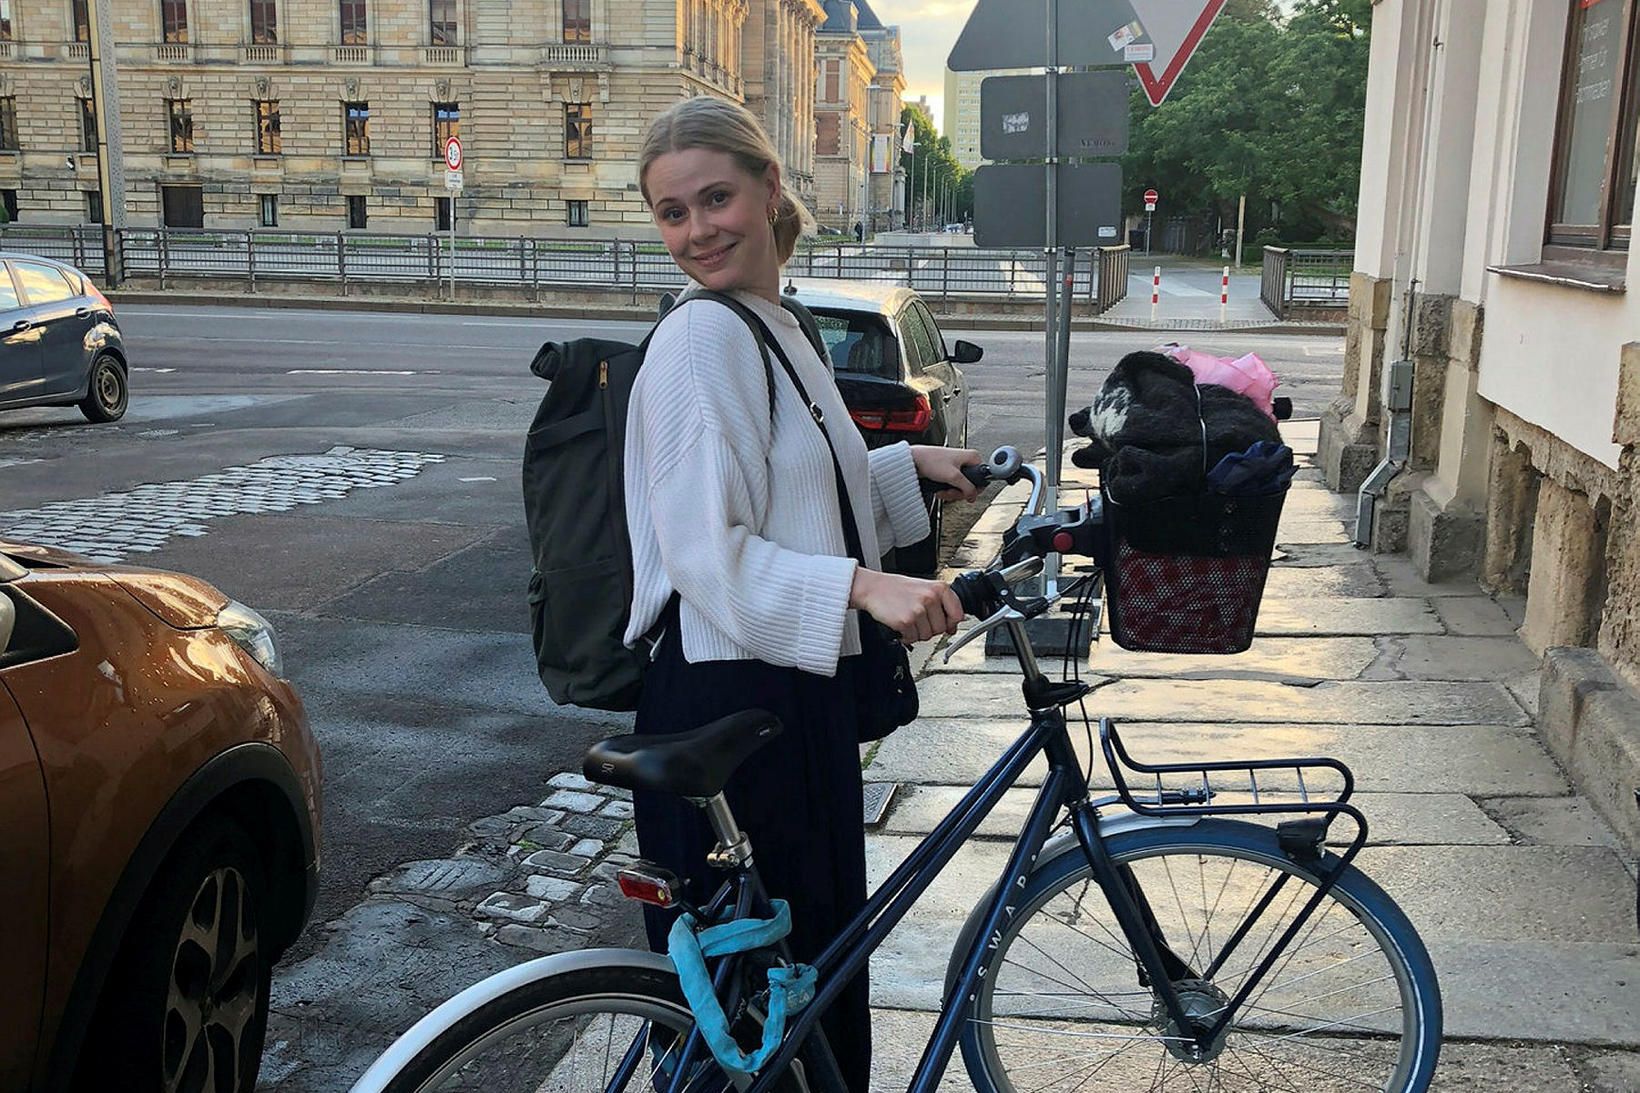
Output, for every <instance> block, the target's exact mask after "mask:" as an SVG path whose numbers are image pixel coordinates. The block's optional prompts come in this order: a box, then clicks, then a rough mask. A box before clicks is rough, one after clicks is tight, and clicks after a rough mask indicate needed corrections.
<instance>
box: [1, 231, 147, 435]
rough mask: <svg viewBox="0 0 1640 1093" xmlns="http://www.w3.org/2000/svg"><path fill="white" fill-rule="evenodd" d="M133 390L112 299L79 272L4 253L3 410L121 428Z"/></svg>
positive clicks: (2, 272) (2, 287)
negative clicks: (54, 413)
mask: <svg viewBox="0 0 1640 1093" xmlns="http://www.w3.org/2000/svg"><path fill="white" fill-rule="evenodd" d="M130 390H131V388H130V368H129V365H128V362H127V358H126V355H125V342H124V341H123V340H122V339H121V337H120V327H119V323H117V322H116V321H115V320H114V305H113V304H111V303H109V302H108V297H106V296H104V295H103V294H102V293H101V292H99V291H97V287H96V286H95V285H93V284H92V283H91V279H90V278H89V277H87V276H86V275H85V274H84V273H81V272H80V271H79V270H77V269H75V268H74V267H73V266H70V265H66V264H64V263H62V262H57V261H54V260H52V259H50V258H41V257H38V256H37V255H32V254H18V253H14V252H8V251H0V410H14V409H17V408H19V407H22V406H78V407H79V408H80V412H81V413H82V414H84V415H85V416H86V417H87V418H88V419H90V420H91V421H115V420H117V419H119V418H120V417H121V416H122V415H123V414H124V413H125V407H126V404H127V403H128V402H129V401H130Z"/></svg>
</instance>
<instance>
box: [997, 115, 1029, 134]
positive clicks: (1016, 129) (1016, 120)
mask: <svg viewBox="0 0 1640 1093" xmlns="http://www.w3.org/2000/svg"><path fill="white" fill-rule="evenodd" d="M1030 128H1031V115H1030V114H1004V115H1002V131H1003V132H1004V133H1024V132H1027V131H1029V130H1030Z"/></svg>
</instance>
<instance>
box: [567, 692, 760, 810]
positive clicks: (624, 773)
mask: <svg viewBox="0 0 1640 1093" xmlns="http://www.w3.org/2000/svg"><path fill="white" fill-rule="evenodd" d="M779 735H780V719H779V718H778V717H776V716H775V715H774V714H772V713H769V712H768V711H767V710H742V711H741V712H740V713H735V714H730V715H729V716H728V717H725V718H721V719H719V720H717V721H713V722H711V723H710V724H708V725H702V726H701V727H700V728H698V729H691V730H689V731H688V732H680V733H673V734H671V735H668V736H653V735H643V736H640V735H637V734H633V735H630V736H615V737H611V738H610V739H608V740H600V741H598V743H596V744H594V745H592V747H590V748H588V749H587V754H586V758H585V759H583V760H582V761H581V773H582V774H584V775H586V777H587V780H588V781H591V782H601V783H602V784H604V785H606V786H620V787H621V788H623V789H657V790H661V791H663V792H665V793H675V794H677V795H678V796H680V797H715V796H716V795H717V794H719V793H721V792H723V785H724V783H725V782H727V781H728V780H729V776H730V775H732V774H733V773H734V772H735V769H736V768H737V767H739V766H740V764H742V763H744V762H745V761H746V759H747V758H748V757H749V756H750V755H751V754H752V753H753V752H755V751H756V750H757V749H758V748H761V747H762V746H763V745H764V744H767V743H768V742H769V741H770V740H773V739H774V738H775V737H777V736H779Z"/></svg>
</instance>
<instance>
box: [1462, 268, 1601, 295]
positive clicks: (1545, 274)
mask: <svg viewBox="0 0 1640 1093" xmlns="http://www.w3.org/2000/svg"><path fill="white" fill-rule="evenodd" d="M1486 272H1488V273H1496V274H1497V275H1498V276H1500V277H1514V278H1517V279H1519V280H1522V281H1537V282H1539V283H1541V284H1547V285H1560V286H1561V287H1562V288H1576V289H1582V290H1583V291H1585V292H1601V293H1608V294H1610V295H1614V296H1615V295H1619V294H1622V293H1624V292H1626V291H1628V285H1627V282H1626V280H1625V275H1624V271H1623V270H1622V269H1621V268H1619V267H1616V266H1607V265H1603V264H1598V263H1594V262H1566V261H1554V262H1533V263H1530V264H1528V265H1520V266H1487V267H1486Z"/></svg>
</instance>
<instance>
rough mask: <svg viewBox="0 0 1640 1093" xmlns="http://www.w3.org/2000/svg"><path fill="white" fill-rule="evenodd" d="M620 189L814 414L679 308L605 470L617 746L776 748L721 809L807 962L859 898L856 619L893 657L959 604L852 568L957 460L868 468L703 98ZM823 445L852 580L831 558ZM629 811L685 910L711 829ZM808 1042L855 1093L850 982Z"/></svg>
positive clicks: (653, 923) (661, 803)
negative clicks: (616, 659)
mask: <svg viewBox="0 0 1640 1093" xmlns="http://www.w3.org/2000/svg"><path fill="white" fill-rule="evenodd" d="M638 182H639V187H640V189H641V190H642V192H643V196H644V200H645V201H646V202H647V203H648V205H649V208H650V210H651V212H652V214H653V215H654V219H655V225H656V227H658V228H659V229H660V233H661V238H662V239H663V240H664V241H665V243H666V249H667V251H668V252H669V253H670V254H671V256H672V259H673V261H675V262H676V263H677V265H678V268H679V269H680V270H681V271H682V272H683V273H684V274H686V275H687V276H688V278H689V279H690V281H691V286H692V287H693V286H700V287H704V288H708V289H711V290H713V291H716V292H723V293H729V294H731V295H733V296H734V298H735V299H736V300H738V301H739V302H740V303H742V304H743V305H744V306H745V307H746V308H748V309H749V310H750V311H751V312H752V313H753V314H755V315H756V316H757V317H758V318H759V319H761V320H762V322H763V324H764V326H765V327H766V328H767V329H768V330H769V331H771V332H772V333H773V335H774V337H775V339H776V341H777V342H778V344H779V347H780V348H781V349H782V350H783V351H784V353H785V355H786V356H787V358H788V359H789V360H790V361H791V363H792V365H793V368H794V371H795V372H796V373H797V375H798V377H799V379H800V380H801V382H802V385H803V387H804V388H806V389H807V391H808V394H809V395H810V397H811V398H812V399H813V400H814V402H815V403H816V404H817V405H818V406H819V408H820V409H821V411H822V414H821V415H820V416H821V417H822V418H823V421H821V422H819V423H818V424H817V421H816V418H815V416H812V415H811V413H810V411H809V409H808V407H807V405H806V404H805V403H804V401H803V400H802V398H801V397H800V396H799V394H798V392H797V389H796V388H795V387H794V386H793V384H792V382H791V381H790V379H789V378H788V377H787V376H786V374H785V372H784V370H783V369H782V368H781V367H775V368H774V369H773V375H774V380H775V384H774V397H773V412H772V414H771V410H770V392H769V382H770V381H769V374H768V372H767V371H766V370H765V366H764V363H763V359H762V357H761V356H760V355H759V353H758V349H757V344H756V341H755V340H754V337H753V335H752V333H751V330H750V328H749V327H748V325H747V324H746V323H745V322H743V321H742V320H741V318H739V317H738V316H737V315H736V314H735V313H734V312H733V311H731V310H730V309H729V308H727V307H725V306H724V305H723V304H721V303H719V302H716V301H712V300H709V299H695V300H691V299H690V298H689V296H688V294H687V293H686V294H685V295H684V296H683V298H682V302H681V303H679V304H678V305H677V306H676V307H674V308H673V309H672V310H671V311H670V312H668V313H667V315H666V318H665V319H664V320H663V321H662V322H661V323H660V325H659V326H658V327H657V328H656V330H655V332H654V335H653V337H652V338H651V340H650V342H649V348H648V352H647V354H646V356H645V358H644V366H643V370H642V371H641V372H640V373H639V374H638V380H637V383H636V386H635V387H634V388H633V391H632V399H631V404H630V408H629V417H628V422H629V424H628V434H627V445H626V453H625V457H626V508H627V516H628V520H629V523H630V529H631V535H632V556H633V568H634V573H635V577H636V580H635V593H634V596H633V603H632V616H631V624H630V627H629V629H628V631H627V641H628V642H629V643H632V644H635V643H636V642H638V641H639V640H640V639H641V638H642V637H643V636H644V635H646V634H650V633H652V632H653V631H654V630H655V629H656V628H657V627H659V628H660V629H661V631H662V634H663V636H662V638H661V640H660V643H659V645H658V646H657V648H656V652H655V658H654V662H653V663H652V665H651V667H650V669H649V671H648V673H647V674H646V675H645V677H644V691H643V697H642V701H641V704H640V705H639V708H638V714H637V731H638V732H639V733H674V732H682V731H685V730H688V729H692V728H698V727H699V726H701V725H704V724H706V723H708V722H710V721H714V720H716V719H718V718H720V717H725V716H727V715H729V714H732V713H736V712H738V711H740V710H746V709H766V710H769V711H771V712H773V713H774V714H776V715H777V716H778V717H779V718H780V719H781V721H782V723H783V725H784V732H783V733H782V734H781V735H780V736H779V737H777V738H776V739H775V740H774V741H773V742H771V743H770V744H768V745H767V746H765V747H764V748H763V749H762V750H760V751H759V752H757V754H756V755H754V756H753V757H752V758H751V759H750V760H749V761H747V762H746V763H745V764H744V765H743V766H742V767H741V768H740V769H739V771H738V772H737V774H736V775H735V777H734V779H733V780H732V781H730V783H729V785H728V788H727V790H726V793H727V795H728V799H729V803H730V807H731V808H732V809H733V811H734V814H735V817H736V819H737V820H739V821H740V824H741V826H742V827H743V828H745V830H746V832H747V834H748V835H749V836H750V837H751V842H752V846H753V847H754V848H755V851H756V854H757V865H758V870H759V872H760V873H761V875H762V877H763V880H764V883H765V886H766V887H767V889H768V891H769V894H770V895H771V896H774V897H778V898H782V899H786V900H788V901H790V903H791V905H792V919H793V929H792V936H791V938H790V942H791V945H792V948H793V951H794V952H795V954H796V956H797V958H798V959H799V960H812V959H813V958H814V957H816V956H818V955H819V952H820V950H821V949H822V948H823V947H824V944H825V942H826V941H828V940H829V939H830V938H831V937H832V936H833V935H834V934H836V933H837V932H838V931H839V930H840V929H841V928H842V927H843V926H844V925H846V924H847V922H848V920H849V919H850V918H851V917H852V916H853V915H854V913H855V912H856V911H858V910H859V908H860V907H861V906H862V905H863V904H864V902H865V897H866V869H865V839H864V834H863V831H862V828H861V785H860V762H859V747H858V739H859V736H858V716H859V715H858V710H859V704H858V697H857V694H856V667H857V665H856V664H855V660H856V659H857V655H858V653H859V651H860V638H859V622H858V618H857V613H858V612H865V613H867V614H869V615H871V616H872V617H874V618H876V619H877V620H878V621H880V622H882V623H883V624H884V625H886V626H889V627H891V628H892V629H894V630H896V631H898V632H899V633H900V634H901V635H902V637H903V638H904V639H906V640H907V641H920V640H925V639H928V638H931V637H933V636H935V635H937V634H949V633H953V632H954V631H955V629H956V626H957V623H958V622H959V621H961V619H962V608H961V607H960V606H959V605H958V603H957V600H956V596H955V595H954V594H953V593H952V591H951V589H950V588H949V587H948V586H946V585H945V584H943V583H940V582H937V581H924V580H917V579H914V578H910V577H901V576H896V575H891V574H885V573H883V572H881V571H880V570H879V569H877V568H876V567H875V564H874V563H875V561H876V560H877V559H878V558H880V557H881V556H882V554H883V553H885V552H886V551H888V550H889V549H890V548H892V547H896V546H906V545H910V544H911V543H915V542H918V541H920V540H921V539H924V538H926V537H927V535H928V533H929V528H928V519H927V510H926V508H925V507H924V505H923V501H922V496H921V490H920V487H919V485H918V478H919V476H920V477H922V478H926V479H930V480H932V481H935V482H939V483H943V484H947V485H948V486H949V489H948V490H947V491H945V493H943V494H942V496H943V497H947V498H949V499H953V500H955V499H958V498H961V499H967V500H972V499H973V497H974V496H975V489H974V487H973V486H972V485H971V484H970V483H969V482H968V480H967V479H965V478H964V477H963V476H962V474H961V468H962V467H963V466H964V465H966V464H970V463H977V462H979V454H978V453H977V452H973V451H961V450H955V449H947V448H933V447H914V446H910V445H906V444H898V445H895V446H893V447H889V448H882V449H878V450H876V451H872V452H869V453H868V452H867V450H866V446H865V442H864V441H863V440H862V439H861V437H860V434H859V433H858V431H856V429H855V427H854V424H853V422H852V421H851V420H850V418H849V415H848V411H847V409H846V408H845V407H844V405H843V402H842V399H841V397H840V396H839V395H838V392H837V387H836V385H835V383H834V382H833V380H832V377H831V373H830V370H829V367H828V365H827V363H826V362H825V361H824V360H822V359H821V357H820V356H819V355H818V354H817V353H816V351H815V349H814V348H813V346H812V345H811V344H810V342H809V341H808V339H807V338H806V337H805V335H804V333H803V330H802V328H801V326H800V325H799V322H798V320H797V319H796V318H795V317H794V315H793V314H792V313H791V312H790V311H788V310H786V309H785V308H783V307H782V306H781V305H780V268H781V266H782V264H784V263H785V261H786V260H787V259H788V258H790V257H791V253H792V250H793V248H794V247H795V246H796V243H797V239H798V236H799V235H800V234H801V233H802V232H803V230H804V228H805V227H806V226H811V225H812V222H811V221H810V220H809V218H808V214H807V212H806V211H805V210H804V208H803V206H802V205H801V204H800V203H799V202H798V201H797V200H796V199H794V198H793V197H792V196H791V194H789V193H788V192H787V191H786V190H785V188H784V185H783V180H782V174H781V169H780V163H779V161H778V157H777V156H776V154H775V151H774V148H773V146H772V145H771V144H770V142H769V138H768V136H767V135H766V134H765V133H764V132H763V129H762V127H761V126H759V124H758V122H757V120H756V119H755V118H754V117H753V116H752V115H751V114H750V113H749V112H748V111H747V110H745V109H744V108H743V107H741V106H738V105H735V104H733V103H729V102H725V101H722V100H719V99H713V98H705V97H703V98H695V99H689V100H687V101H684V102H681V103H678V104H677V105H675V106H673V107H672V108H670V109H668V110H667V111H666V112H665V113H663V114H661V115H660V116H659V117H657V118H656V119H655V121H654V122H653V124H652V125H651V126H650V129H649V133H648V136H647V138H646V139H645V141H644V145H643V149H642V152H641V154H640V157H639V167H638ZM771 348H772V347H771ZM822 428H823V429H824V430H825V433H824V435H822V433H821V429H822ZM828 439H829V441H830V445H831V449H833V450H835V452H836V457H837V461H838V463H839V465H840V467H841V470H842V475H843V480H844V483H845V484H846V487H847V496H848V498H849V504H850V507H851V508H852V509H853V510H854V517H855V523H856V524H857V528H858V536H859V539H860V546H861V553H862V555H863V557H864V558H865V559H866V560H867V561H868V562H870V563H873V564H860V563H859V562H857V561H856V560H855V559H853V558H850V557H849V556H848V550H847V549H846V546H845V533H844V530H843V526H844V525H843V517H842V504H843V502H842V501H841V500H840V493H839V490H838V488H837V481H836V477H835V472H834V470H833V466H832V451H831V450H828V447H827V441H828ZM636 809H637V825H638V842H639V846H640V848H641V850H642V852H643V855H644V856H645V857H646V858H648V859H650V860H653V861H656V862H659V863H661V864H663V865H665V866H667V867H668V868H670V869H672V870H674V871H676V872H677V873H678V874H679V875H680V876H684V877H688V878H691V881H692V883H691V892H692V894H693V896H694V897H695V898H699V899H705V898H706V897H707V896H709V895H710V894H711V892H712V891H713V890H714V889H715V887H716V884H717V879H718V878H716V877H715V876H714V875H713V873H712V871H711V870H709V869H708V868H707V867H706V864H705V856H706V852H707V850H708V849H710V847H711V845H712V835H711V832H710V829H709V828H708V826H707V824H706V822H705V819H704V818H703V817H702V815H701V814H700V811H699V810H698V809H696V808H694V807H693V806H691V805H689V804H687V803H686V802H684V801H681V800H678V799H677V798H673V797H668V796H664V795H659V794H650V793H638V794H637V795H636ZM646 913H647V914H648V916H649V918H648V923H647V925H648V928H649V939H650V944H651V945H652V946H653V947H654V948H656V949H657V950H660V951H664V950H665V945H666V928H667V926H668V924H669V923H668V922H667V921H666V920H665V919H663V917H662V916H661V914H660V913H659V912H656V911H654V910H653V909H646ZM824 1027H825V1029H826V1032H827V1037H828V1039H829V1040H830V1041H831V1044H832V1048H833V1050H834V1051H835V1053H836V1055H837V1057H838V1062H839V1064H840V1065H841V1067H842V1071H843V1074H844V1077H845V1078H846V1079H847V1081H848V1083H849V1087H850V1088H851V1089H854V1090H860V1091H862V1093H863V1091H864V1090H866V1089H867V1083H868V1078H869V1074H870V1065H871V1032H870V1013H869V1010H868V1003H867V991H866V983H865V976H864V975H863V974H862V975H861V976H860V978H859V980H858V981H857V982H855V983H854V984H853V985H852V986H851V987H850V989H849V990H848V991H847V992H846V993H845V994H844V996H843V997H842V999H841V1000H840V1001H839V1002H838V1004H837V1005H835V1006H834V1007H833V1008H832V1010H831V1012H830V1013H829V1014H828V1015H827V1018H826V1020H825V1022H824Z"/></svg>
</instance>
